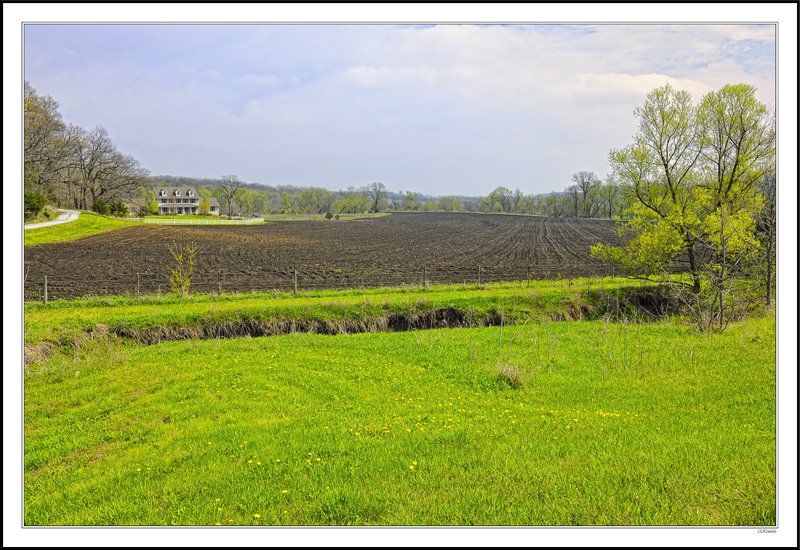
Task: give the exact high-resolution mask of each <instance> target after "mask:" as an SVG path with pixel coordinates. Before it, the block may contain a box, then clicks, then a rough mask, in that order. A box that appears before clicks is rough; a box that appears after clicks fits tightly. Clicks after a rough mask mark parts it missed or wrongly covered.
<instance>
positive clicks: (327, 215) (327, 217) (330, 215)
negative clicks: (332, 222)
mask: <svg viewBox="0 0 800 550" xmlns="http://www.w3.org/2000/svg"><path fill="white" fill-rule="evenodd" d="M332 217H333V214H331V213H330V212H328V213H327V214H325V219H326V220H329V219H331V218H332ZM336 217H337V218H338V217H339V216H336Z"/></svg>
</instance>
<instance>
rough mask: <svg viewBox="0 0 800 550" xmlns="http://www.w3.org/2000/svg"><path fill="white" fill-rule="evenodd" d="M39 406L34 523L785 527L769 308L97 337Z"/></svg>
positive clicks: (35, 372)
mask: <svg viewBox="0 0 800 550" xmlns="http://www.w3.org/2000/svg"><path fill="white" fill-rule="evenodd" d="M347 298H348V297H346V296H345V297H342V298H341V299H342V300H345V301H346V300H347ZM299 299H300V300H302V299H306V298H299ZM323 299H324V298H323ZM352 299H353V300H356V301H358V300H359V298H358V297H356V296H353V297H352ZM360 299H361V300H362V301H363V299H364V298H363V297H362V298H360ZM253 300H257V298H254V299H253ZM275 300H289V298H285V297H283V298H275ZM223 303H224V302H222V301H217V302H211V301H209V302H208V304H213V305H216V306H220V305H222V304H223ZM239 303H240V304H241V303H242V302H239ZM287 303H288V302H287ZM197 305H199V304H189V306H192V307H194V306H197ZM116 307H117V306H104V307H102V306H97V309H96V312H102V311H105V312H106V313H107V314H113V312H114V311H115V308H116ZM125 307H128V306H125ZM130 307H134V306H130ZM135 307H145V308H147V307H149V308H154V307H155V308H166V307H167V306H166V305H162V306H158V305H156V304H149V305H143V306H135ZM187 307H188V306H187ZM287 307H289V306H288V305H287ZM300 307H302V306H300ZM40 309H41V308H40ZM88 309H90V310H91V308H88ZM175 309H177V308H175ZM43 311H48V310H43ZM57 311H70V306H62V307H59V308H53V309H50V310H49V312H50V313H52V312H57ZM72 311H73V314H74V313H75V311H74V310H72ZM162 313H163V312H162ZM94 314H98V315H99V313H92V315H94ZM65 320H66V322H67V324H68V323H69V321H68V318H65ZM49 322H51V323H53V324H52V325H51V326H56V325H57V324H58V322H55V321H52V320H51V321H49ZM59 322H61V321H59ZM92 322H94V320H92ZM31 330H33V329H31ZM24 406H25V418H24V424H25V427H24V429H25V435H24V442H25V453H24V461H25V481H24V489H25V496H24V499H25V500H24V504H25V516H24V520H25V524H26V525H211V526H214V525H230V526H242V525H244V526H260V525H751V526H769V525H774V524H775V521H776V512H775V495H776V487H775V482H776V479H775V421H776V419H775V321H774V318H763V319H752V320H749V321H747V322H743V323H740V324H737V325H735V326H732V327H730V328H729V330H728V331H726V332H725V333H722V334H711V335H706V336H703V337H697V336H696V335H695V334H693V333H692V329H691V327H690V326H688V325H685V324H681V323H677V322H676V323H672V322H666V321H662V322H658V323H650V324H638V325H632V324H628V323H614V322H605V321H602V320H600V321H583V322H552V321H550V320H549V319H548V318H547V317H544V318H542V319H541V320H537V321H536V322H533V321H532V322H529V323H527V324H525V325H524V326H522V325H519V326H514V327H508V326H505V327H500V326H496V327H483V328H474V329H462V330H452V329H439V330H437V329H433V330H417V331H410V332H397V333H369V334H355V335H336V336H334V335H320V334H289V335H285V336H276V337H271V338H238V339H230V340H189V341H172V342H165V343H161V344H158V345H150V346H144V345H141V344H138V343H135V342H132V341H130V340H128V341H119V340H114V339H111V340H109V339H105V338H97V339H95V340H93V341H89V342H88V343H87V344H86V345H85V346H83V347H81V348H75V349H74V350H71V352H70V353H64V354H56V355H54V356H52V357H51V358H49V359H47V360H44V361H41V362H39V363H37V364H35V365H33V366H32V367H31V368H30V369H29V372H28V373H27V374H26V375H25V401H24Z"/></svg>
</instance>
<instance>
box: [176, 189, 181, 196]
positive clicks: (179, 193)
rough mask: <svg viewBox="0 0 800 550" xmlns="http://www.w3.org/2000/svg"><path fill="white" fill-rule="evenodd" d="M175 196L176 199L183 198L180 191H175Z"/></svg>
mask: <svg viewBox="0 0 800 550" xmlns="http://www.w3.org/2000/svg"><path fill="white" fill-rule="evenodd" d="M175 196H176V197H180V196H181V192H180V191H179V190H178V189H176V190H175Z"/></svg>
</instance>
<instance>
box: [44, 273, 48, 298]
mask: <svg viewBox="0 0 800 550" xmlns="http://www.w3.org/2000/svg"><path fill="white" fill-rule="evenodd" d="M44 305H47V275H45V276H44Z"/></svg>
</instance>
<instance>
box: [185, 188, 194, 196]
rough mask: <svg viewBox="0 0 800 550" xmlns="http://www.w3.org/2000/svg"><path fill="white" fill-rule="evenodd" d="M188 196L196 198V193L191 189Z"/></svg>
mask: <svg viewBox="0 0 800 550" xmlns="http://www.w3.org/2000/svg"><path fill="white" fill-rule="evenodd" d="M186 194H187V195H189V196H190V197H194V191H193V190H192V189H189V191H188V192H187V193H186Z"/></svg>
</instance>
